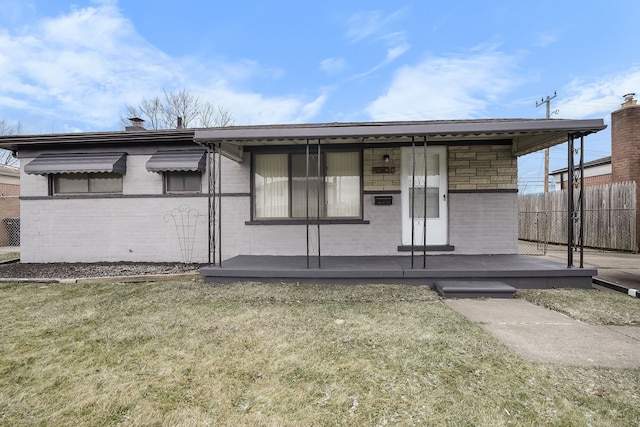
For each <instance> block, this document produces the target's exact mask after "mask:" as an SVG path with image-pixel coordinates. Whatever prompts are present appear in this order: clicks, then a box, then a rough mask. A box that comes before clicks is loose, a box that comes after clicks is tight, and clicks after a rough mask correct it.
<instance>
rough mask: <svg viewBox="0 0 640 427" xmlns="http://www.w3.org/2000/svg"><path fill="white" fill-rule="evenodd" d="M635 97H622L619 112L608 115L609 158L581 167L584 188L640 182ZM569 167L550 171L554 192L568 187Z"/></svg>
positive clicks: (638, 114)
mask: <svg viewBox="0 0 640 427" xmlns="http://www.w3.org/2000/svg"><path fill="white" fill-rule="evenodd" d="M634 96H635V94H633V93H630V94H627V95H625V102H624V103H623V104H622V106H621V108H620V109H619V110H616V111H614V112H613V113H611V156H607V157H602V158H599V159H596V160H592V161H589V162H585V164H584V174H583V176H584V185H585V186H586V187H588V186H593V185H602V184H612V183H614V182H627V181H635V182H637V183H640V106H639V105H637V100H636V99H634ZM567 171H568V168H561V169H557V170H554V171H552V172H551V173H550V174H549V175H550V176H551V177H552V178H553V183H554V186H555V189H556V190H563V189H566V188H567V182H568V176H567V173H568V172H567Z"/></svg>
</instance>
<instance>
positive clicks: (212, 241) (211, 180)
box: [206, 143, 216, 265]
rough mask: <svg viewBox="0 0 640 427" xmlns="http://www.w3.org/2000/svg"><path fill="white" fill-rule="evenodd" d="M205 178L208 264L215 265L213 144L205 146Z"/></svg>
mask: <svg viewBox="0 0 640 427" xmlns="http://www.w3.org/2000/svg"><path fill="white" fill-rule="evenodd" d="M206 147H207V166H208V168H207V173H208V175H207V178H208V194H207V208H208V211H209V218H208V219H209V221H208V222H209V224H208V228H209V230H208V231H209V264H211V265H215V264H216V231H215V230H216V229H215V226H216V200H215V187H216V174H215V167H216V166H215V148H214V145H213V143H211V144H207V146H206Z"/></svg>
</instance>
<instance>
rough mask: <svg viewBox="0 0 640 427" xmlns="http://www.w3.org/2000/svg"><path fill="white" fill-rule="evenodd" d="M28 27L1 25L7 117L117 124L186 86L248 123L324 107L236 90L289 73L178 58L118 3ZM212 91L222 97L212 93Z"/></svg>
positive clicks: (2, 104) (0, 111)
mask: <svg viewBox="0 0 640 427" xmlns="http://www.w3.org/2000/svg"><path fill="white" fill-rule="evenodd" d="M24 28H25V30H22V31H21V32H18V31H13V32H9V31H8V30H0V93H2V97H0V116H5V117H7V116H8V114H7V113H6V111H7V110H8V109H14V110H20V111H23V112H24V115H28V116H30V117H40V118H42V121H43V122H50V123H67V124H65V125H64V129H77V128H79V127H82V128H84V129H85V130H97V129H113V128H117V127H118V126H119V119H120V115H121V114H122V113H124V107H125V105H126V104H132V105H135V104H137V103H138V102H139V101H140V100H141V99H142V98H144V97H152V96H156V95H159V94H161V93H162V90H163V89H167V90H175V89H182V88H186V89H187V90H193V91H194V92H195V94H196V95H199V96H201V98H202V100H203V101H208V100H209V99H211V100H213V101H212V102H214V103H216V104H220V105H222V106H224V107H226V108H228V109H229V110H230V112H231V114H232V115H233V116H234V117H236V122H242V123H257V122H259V123H266V122H269V123H278V122H290V121H295V120H297V119H298V117H307V118H312V116H313V114H317V112H318V108H315V107H313V106H314V105H315V106H321V105H322V102H319V100H318V99H315V100H311V101H308V100H305V99H303V97H297V96H281V97H271V98H269V97H264V96H262V95H260V94H256V93H251V92H248V91H246V90H238V89H235V88H234V85H240V86H242V84H243V83H244V82H246V81H247V80H250V79H252V78H255V77H256V76H258V75H259V76H260V77H264V78H267V79H275V78H279V77H280V76H282V75H283V73H284V72H283V71H282V70H279V69H263V68H262V67H261V66H260V65H259V64H257V63H255V62H254V61H251V60H240V61H236V62H231V61H224V60H220V59H219V58H216V59H215V62H214V61H213V60H211V59H210V58H207V59H203V58H190V57H181V58H173V57H170V56H169V55H167V54H165V53H164V52H163V51H161V50H160V49H158V48H156V47H155V46H153V45H151V44H150V43H149V42H147V41H146V40H144V39H143V38H141V37H140V36H139V34H138V33H137V32H136V30H135V28H134V26H133V25H132V23H131V22H130V21H129V20H128V19H126V18H125V17H123V16H122V14H121V13H120V10H119V9H118V7H117V2H115V1H111V0H106V1H99V2H96V3H94V5H93V6H91V7H85V8H74V9H72V10H71V11H70V12H69V13H67V14H64V15H61V16H58V17H55V18H48V19H45V20H41V21H37V22H33V23H31V24H30V25H29V26H28V27H24ZM203 76H205V77H203ZM210 93H213V94H215V95H216V97H213V98H205V96H207V95H208V94H210ZM307 103H308V105H307ZM11 116H13V115H11ZM24 125H25V126H27V127H29V128H38V127H40V126H41V125H40V124H29V123H24ZM58 126H60V125H58ZM58 126H56V127H58ZM46 127H48V125H45V128H46Z"/></svg>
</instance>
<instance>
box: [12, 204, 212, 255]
mask: <svg viewBox="0 0 640 427" xmlns="http://www.w3.org/2000/svg"><path fill="white" fill-rule="evenodd" d="M183 204H185V205H188V206H189V207H190V208H192V209H197V210H198V211H199V214H200V215H202V216H201V217H200V218H199V219H198V220H197V221H192V224H195V227H196V228H195V231H196V234H195V235H194V238H193V245H194V246H193V247H194V250H193V258H192V259H191V261H193V262H206V261H207V258H208V253H207V252H208V246H207V221H206V214H207V201H206V198H192V197H191V198H175V197H171V198H144V199H136V198H115V199H54V200H23V201H22V216H21V218H22V219H21V227H20V229H21V247H20V257H21V259H22V261H23V262H93V261H155V262H161V261H183V256H182V253H181V249H180V247H181V240H179V238H178V235H177V232H176V226H175V224H174V222H173V218H172V217H171V216H170V213H171V211H172V210H173V209H175V208H178V207H179V206H180V205H183ZM194 213H195V212H194ZM192 220H195V218H192ZM179 224H180V225H182V222H180V221H179ZM182 240H183V241H184V239H182ZM186 241H187V242H191V240H190V239H188V238H187V239H186Z"/></svg>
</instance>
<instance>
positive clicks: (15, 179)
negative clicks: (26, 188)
mask: <svg viewBox="0 0 640 427" xmlns="http://www.w3.org/2000/svg"><path fill="white" fill-rule="evenodd" d="M19 195H20V169H19V168H17V167H13V166H7V165H0V197H6V196H19Z"/></svg>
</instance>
